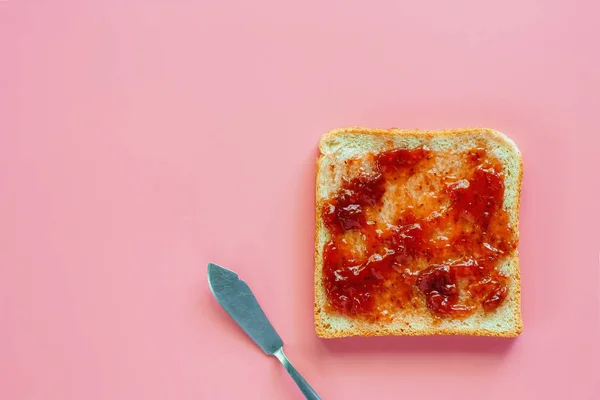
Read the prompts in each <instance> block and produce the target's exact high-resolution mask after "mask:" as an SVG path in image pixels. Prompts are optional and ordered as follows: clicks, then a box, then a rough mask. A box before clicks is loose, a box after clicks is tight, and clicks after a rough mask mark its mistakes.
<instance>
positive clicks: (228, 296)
mask: <svg viewBox="0 0 600 400" xmlns="http://www.w3.org/2000/svg"><path fill="white" fill-rule="evenodd" d="M208 283H209V286H210V290H211V291H212V293H213V295H214V296H215V298H216V299H217V301H218V302H219V304H220V305H221V307H223V308H224V309H225V311H227V313H228V314H229V315H230V316H231V318H233V320H234V321H235V322H236V323H237V324H238V325H239V326H240V327H241V328H242V329H243V330H244V332H246V334H247V335H248V336H250V338H251V339H252V340H253V341H254V343H256V344H257V345H258V347H260V348H261V349H262V351H264V352H265V353H266V354H268V355H271V354H274V353H275V352H276V351H277V350H278V349H280V348H281V347H282V346H283V341H282V340H281V338H280V337H279V335H278V334H277V332H275V329H274V328H273V325H271V323H270V322H269V320H268V318H267V316H266V315H265V313H264V312H263V310H262V308H260V305H259V304H258V301H257V300H256V297H254V294H253V293H252V291H251V290H250V288H249V287H248V285H247V284H246V282H244V281H243V280H241V279H240V278H239V277H238V275H237V274H236V273H235V272H233V271H231V270H229V269H227V268H223V267H221V266H219V265H216V264H213V263H210V264H208Z"/></svg>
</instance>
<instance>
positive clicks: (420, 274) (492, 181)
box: [314, 127, 523, 338]
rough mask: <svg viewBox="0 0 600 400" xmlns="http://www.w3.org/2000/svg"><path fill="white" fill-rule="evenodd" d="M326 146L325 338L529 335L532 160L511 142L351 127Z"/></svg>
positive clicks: (322, 169)
mask: <svg viewBox="0 0 600 400" xmlns="http://www.w3.org/2000/svg"><path fill="white" fill-rule="evenodd" d="M319 147H320V152H321V154H320V156H319V158H318V160H317V176H316V233H315V281H314V289H315V309H314V316H315V327H316V332H317V335H318V336H320V337H323V338H336V337H345V336H388V335H390V336H391V335H475V336H501V337H515V336H517V335H519V334H520V333H521V331H522V320H521V309H520V308H521V305H520V303H521V296H520V271H519V255H518V249H517V247H518V239H519V204H520V192H521V181H522V176H523V165H522V159H521V154H520V152H519V150H518V148H517V146H516V145H515V143H514V142H513V141H512V140H510V139H509V138H507V137H506V136H505V135H504V134H502V133H500V132H497V131H494V130H491V129H485V128H477V129H454V130H444V131H419V130H401V129H389V130H383V129H370V128H361V127H350V128H342V129H335V130H332V131H330V132H327V133H326V134H325V135H323V137H322V138H321V141H320V145H319Z"/></svg>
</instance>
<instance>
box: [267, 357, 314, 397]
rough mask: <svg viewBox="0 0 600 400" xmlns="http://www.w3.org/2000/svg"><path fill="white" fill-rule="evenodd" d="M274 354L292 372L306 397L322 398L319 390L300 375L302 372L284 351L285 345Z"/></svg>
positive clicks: (291, 374) (293, 377)
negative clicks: (318, 392) (316, 390)
mask: <svg viewBox="0 0 600 400" xmlns="http://www.w3.org/2000/svg"><path fill="white" fill-rule="evenodd" d="M273 355H274V356H275V357H277V359H278V360H279V361H280V362H281V364H282V365H283V366H284V367H285V369H286V371H287V372H288V374H290V376H291V377H292V379H293V380H294V382H296V385H298V387H299V388H300V390H301V391H302V394H303V395H304V397H306V399H307V400H322V399H321V397H320V396H319V395H318V394H317V392H315V390H314V389H313V388H312V387H311V386H310V385H309V384H308V382H306V380H305V379H304V378H303V377H302V375H300V372H298V370H297V369H296V368H294V366H293V365H292V363H291V362H290V360H288V358H287V357H286V355H285V353H284V352H283V347H280V348H279V350H277V351H275V352H274V353H273Z"/></svg>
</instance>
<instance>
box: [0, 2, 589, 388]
mask: <svg viewBox="0 0 600 400" xmlns="http://www.w3.org/2000/svg"><path fill="white" fill-rule="evenodd" d="M597 4H598V3H597V2H595V1H588V2H585V1H566V0H565V1H549V0H546V1H534V0H523V1H495V2H486V1H475V0H473V1H467V0H462V1H437V2H434V1H414V2H408V1H404V2H399V1H398V2H394V1H372V2H369V4H368V5H367V2H365V1H341V0H338V1H295V2H287V1H277V0H272V1H235V2H233V1H212V2H203V1H170V2H169V1H154V0H152V1H149V0H140V1H134V0H127V1H124V0H111V1H108V0H104V1H91V0H86V1H75V0H72V1H58V0H56V1H46V2H42V1H26V0H8V1H6V0H5V1H4V2H0V54H1V56H0V163H1V164H0V187H1V192H0V221H1V222H0V398H1V399H6V400H13V399H14V400H26V399H27V400H30V399H36V400H37V399H40V400H59V399H60V400H65V399H78V400H79V399H86V400H100V399H117V400H121V399H122V400H130V399H148V400H157V399H177V400H188V399H189V400H192V399H193V400H197V399H233V398H243V399H300V398H301V396H300V394H299V392H298V391H297V389H296V388H295V387H294V385H293V383H292V382H291V380H290V379H289V378H288V377H287V376H286V374H285V372H284V370H283V369H282V368H281V367H280V366H279V365H278V363H277V361H276V360H275V359H273V358H267V357H265V356H264V355H262V354H261V352H260V350H259V349H258V348H257V347H255V346H254V345H253V344H252V343H251V341H250V340H249V339H247V338H246V337H245V336H244V335H243V334H242V333H241V331H240V330H239V329H237V327H236V326H235V325H234V323H233V322H232V321H230V320H229V319H228V317H227V316H226V314H225V313H224V312H223V311H222V310H221V309H220V308H219V307H218V305H217V303H216V302H215V301H214V300H213V298H212V297H211V294H210V292H209V290H208V287H207V282H206V265H207V262H208V261H213V262H216V263H219V264H222V265H224V266H227V267H229V268H232V269H234V270H236V271H238V272H239V274H240V275H241V276H242V277H243V278H244V279H245V280H246V281H247V282H248V283H249V284H250V286H251V287H252V289H253V290H254V292H255V294H256V295H257V297H258V299H259V301H260V302H261V304H262V305H263V308H264V310H265V312H266V313H267V315H268V316H269V317H270V319H271V320H272V322H273V323H274V325H275V326H276V328H277V330H278V331H279V333H280V334H281V336H282V337H283V339H284V341H285V343H286V347H285V348H286V352H287V353H288V355H289V356H290V358H291V360H292V361H293V362H294V363H295V365H296V366H297V367H298V369H299V370H300V371H301V372H302V373H303V374H304V375H305V376H306V378H307V379H308V381H309V382H310V383H311V384H312V385H313V386H314V387H315V389H316V390H317V391H318V392H319V393H320V394H321V395H322V396H323V398H324V399H365V398H369V396H370V395H372V396H373V398H376V399H381V400H383V399H399V398H414V399H420V400H427V399H436V400H438V399H440V398H443V399H452V398H460V399H487V400H494V399H565V398H572V399H585V400H587V399H599V398H600V384H599V379H600V378H599V374H600V373H599V372H598V371H600V361H599V360H600V358H599V352H598V350H599V346H598V340H599V338H600V329H599V328H600V326H599V325H600V322H599V321H600V299H599V296H598V291H599V285H600V277H599V273H598V270H599V264H598V262H599V254H598V253H599V251H600V234H599V233H600V219H599V214H598V203H599V200H598V198H599V195H600V187H599V186H600V185H599V183H600V178H599V177H598V173H599V172H600V156H599V155H598V151H597V149H598V146H600V136H599V123H598V114H599V113H600V111H599V110H600V104H599V101H598V97H599V96H598V93H600V84H599V81H598V71H599V69H600V58H599V55H598V54H599V53H598V43H597V39H598V37H599V35H600V29H599V28H598V23H597V16H598V13H599V12H600V6H598V5H597ZM346 125H365V126H373V127H391V126H396V127H405V128H414V127H419V128H450V127H464V126H488V127H491V128H496V129H499V130H502V131H505V132H506V133H507V134H509V136H511V137H512V138H513V139H514V140H515V141H516V143H517V144H518V145H519V147H520V148H521V150H522V152H523V157H524V162H525V180H524V188H523V199H522V218H521V234H522V239H521V244H520V251H521V265H522V277H523V282H522V284H523V317H524V323H525V330H524V333H523V334H522V336H521V337H519V338H518V339H517V340H494V339H485V338H484V339H481V338H443V337H441V338H379V339H363V338H359V339H349V340H338V341H329V342H326V341H322V340H319V339H317V337H316V336H315V333H314V329H313V319H312V296H313V294H312V268H313V262H312V251H313V228H314V223H313V215H314V213H313V190H314V172H315V171H314V167H315V157H316V155H317V142H318V140H319V137H320V135H321V134H322V133H323V132H325V131H326V130H329V129H331V128H334V127H339V126H346Z"/></svg>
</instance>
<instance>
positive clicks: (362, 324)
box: [314, 126, 523, 338]
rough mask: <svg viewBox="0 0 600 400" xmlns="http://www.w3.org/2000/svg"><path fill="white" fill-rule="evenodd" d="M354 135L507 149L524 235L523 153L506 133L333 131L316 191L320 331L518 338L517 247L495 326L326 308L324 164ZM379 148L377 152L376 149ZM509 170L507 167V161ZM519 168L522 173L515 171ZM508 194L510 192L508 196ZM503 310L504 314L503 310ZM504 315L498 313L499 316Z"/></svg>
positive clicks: (322, 145) (515, 215)
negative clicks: (375, 317)
mask: <svg viewBox="0 0 600 400" xmlns="http://www.w3.org/2000/svg"><path fill="white" fill-rule="evenodd" d="M350 137H352V140H355V139H356V138H360V137H369V139H375V140H377V139H380V140H381V139H394V138H410V139H411V140H413V141H418V142H419V144H420V145H427V144H428V143H430V142H432V141H433V140H437V141H440V140H444V141H446V140H447V141H455V140H462V139H463V138H465V137H469V139H473V140H483V141H484V142H485V143H487V144H489V145H490V146H494V147H495V148H496V147H497V149H499V150H498V151H502V152H506V154H507V155H508V157H511V158H510V160H514V161H515V162H514V163H513V164H514V165H512V164H511V169H512V171H511V172H512V174H513V176H514V179H513V183H512V185H511V186H510V188H508V187H507V189H510V190H507V192H512V195H513V196H514V201H513V202H512V203H511V204H510V205H509V206H508V208H507V207H505V209H506V211H508V212H509V214H510V216H511V224H512V225H513V226H514V231H515V235H516V238H517V239H518V237H519V212H520V198H521V187H522V181H523V160H522V156H521V153H520V151H519V149H518V148H517V146H516V145H515V143H514V142H513V141H512V140H511V139H509V138H508V137H507V136H506V135H504V134H503V133H501V132H499V131H496V130H493V129H489V128H460V129H449V130H407V129H397V128H391V129H377V128H365V127H358V126H354V127H346V128H338V129H333V130H331V131H329V132H326V133H325V134H324V135H323V136H322V137H321V140H320V142H319V149H320V155H319V157H318V158H317V168H316V182H317V184H316V190H315V209H316V212H315V253H314V260H315V269H314V292H315V298H314V300H315V303H314V319H315V330H316V333H317V335H318V336H319V337H321V338H340V337H348V336H426V335H471V336H496V337H516V336H518V335H519V334H520V333H521V332H522V330H523V322H522V318H521V276H520V266H519V253H518V249H515V250H514V251H513V252H512V254H511V255H510V256H508V257H507V259H506V264H507V268H509V269H510V277H511V279H512V282H513V283H512V286H511V298H510V301H506V302H505V303H506V304H503V305H502V306H501V307H499V308H498V309H497V310H496V311H493V312H492V314H494V316H493V318H496V319H497V320H498V321H499V322H496V323H495V325H493V326H492V324H490V323H488V322H489V321H487V322H486V319H489V318H491V317H490V316H487V315H486V316H483V315H475V316H472V317H467V318H466V319H464V320H443V321H437V322H436V323H433V322H432V319H431V316H424V315H420V316H416V317H415V316H414V315H413V316H409V317H407V318H406V320H394V321H393V322H392V323H387V322H367V321H361V320H354V319H351V318H348V317H345V316H341V315H336V314H331V313H329V312H328V311H327V310H326V309H325V304H326V297H325V291H324V284H323V276H322V267H323V255H322V247H323V238H325V237H327V236H328V235H329V233H328V231H327V228H326V227H325V226H324V223H323V221H322V218H321V212H320V210H321V205H322V202H323V201H324V200H325V198H323V196H322V194H320V191H321V189H322V186H323V185H325V184H326V182H323V170H322V169H323V164H324V160H325V159H327V158H334V157H336V155H335V152H332V151H331V149H330V148H329V146H330V144H331V143H333V142H336V141H340V140H341V141H344V140H347V139H349V138H350ZM373 151H377V150H373ZM505 168H506V165H505ZM515 169H516V171H514V170H515ZM506 196H508V194H506V193H505V197H506ZM498 313H501V314H498ZM495 314H498V315H495Z"/></svg>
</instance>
